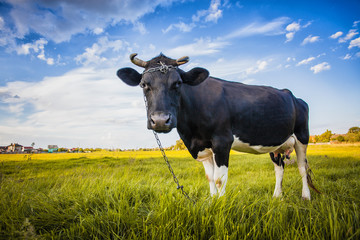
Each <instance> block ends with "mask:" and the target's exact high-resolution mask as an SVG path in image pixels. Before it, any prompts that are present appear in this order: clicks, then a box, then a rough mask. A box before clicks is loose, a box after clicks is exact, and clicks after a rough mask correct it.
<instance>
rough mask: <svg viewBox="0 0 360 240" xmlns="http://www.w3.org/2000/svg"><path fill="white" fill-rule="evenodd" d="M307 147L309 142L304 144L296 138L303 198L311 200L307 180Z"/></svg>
mask: <svg viewBox="0 0 360 240" xmlns="http://www.w3.org/2000/svg"><path fill="white" fill-rule="evenodd" d="M306 149H307V144H302V143H301V142H300V141H299V140H296V143H295V151H296V157H297V162H298V168H299V172H300V175H301V178H302V183H303V187H302V198H303V199H305V200H310V189H309V186H308V182H307V173H306Z"/></svg>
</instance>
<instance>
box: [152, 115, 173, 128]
mask: <svg viewBox="0 0 360 240" xmlns="http://www.w3.org/2000/svg"><path fill="white" fill-rule="evenodd" d="M172 125H173V121H172V115H171V114H170V113H164V112H154V113H152V114H150V118H149V124H148V128H149V129H152V130H154V131H156V132H162V133H168V132H170V131H171V129H172V128H173V126H172Z"/></svg>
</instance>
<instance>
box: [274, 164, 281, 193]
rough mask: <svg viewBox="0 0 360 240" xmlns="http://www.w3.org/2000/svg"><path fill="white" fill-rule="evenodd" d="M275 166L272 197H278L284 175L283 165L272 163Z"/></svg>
mask: <svg viewBox="0 0 360 240" xmlns="http://www.w3.org/2000/svg"><path fill="white" fill-rule="evenodd" d="M274 168H275V177H276V184H275V191H274V195H273V197H280V196H281V194H282V180H283V176H284V167H283V166H281V167H280V166H278V165H277V164H275V163H274Z"/></svg>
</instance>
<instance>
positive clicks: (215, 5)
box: [205, 0, 222, 22]
mask: <svg viewBox="0 0 360 240" xmlns="http://www.w3.org/2000/svg"><path fill="white" fill-rule="evenodd" d="M220 3H221V0H211V3H210V7H209V10H208V11H209V13H208V15H207V16H206V18H205V22H217V20H218V19H219V18H221V17H222V10H221V9H219V7H220Z"/></svg>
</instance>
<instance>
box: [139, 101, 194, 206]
mask: <svg viewBox="0 0 360 240" xmlns="http://www.w3.org/2000/svg"><path fill="white" fill-rule="evenodd" d="M144 101H145V107H146V109H147V108H148V105H147V101H146V97H145V95H144ZM153 134H154V136H155V139H156V142H157V144H158V146H159V149H160V151H161V154H162V156H163V158H164V160H165V162H166V165H167V166H168V168H169V171H170V173H171V175H172V177H173V179H174V182H175V183H176V185H177V188H176V189H178V190H179V189H180V190H181V193H182V195H184V196H185V197H186V198H187V199H188V200H190V201H191V202H192V203H193V204H195V200H193V199H191V198H190V196H189V194H188V193H187V192H186V191H185V190H184V186H183V185H180V183H179V179H178V178H177V177H176V175H175V173H174V169H173V168H172V167H171V165H170V161H169V159H168V157H167V156H166V154H165V150H164V148H163V147H162V145H161V141H160V139H159V136H158V134H157V133H156V132H155V131H153Z"/></svg>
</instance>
